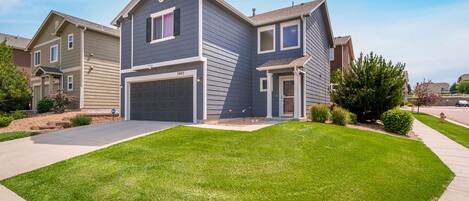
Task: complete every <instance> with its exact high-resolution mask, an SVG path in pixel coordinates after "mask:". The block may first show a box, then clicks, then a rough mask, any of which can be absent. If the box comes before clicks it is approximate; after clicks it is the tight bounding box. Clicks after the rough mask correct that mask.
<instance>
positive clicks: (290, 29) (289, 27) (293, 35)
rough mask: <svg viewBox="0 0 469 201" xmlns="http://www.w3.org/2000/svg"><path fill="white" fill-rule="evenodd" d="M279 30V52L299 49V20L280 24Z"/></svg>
mask: <svg viewBox="0 0 469 201" xmlns="http://www.w3.org/2000/svg"><path fill="white" fill-rule="evenodd" d="M280 29H281V32H280V35H281V36H280V40H281V41H280V43H281V44H282V47H281V48H280V49H281V50H291V49H297V48H300V37H301V36H300V20H295V21H290V22H284V23H281V24H280Z"/></svg>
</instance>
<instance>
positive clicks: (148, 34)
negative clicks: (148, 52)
mask: <svg viewBox="0 0 469 201" xmlns="http://www.w3.org/2000/svg"><path fill="white" fill-rule="evenodd" d="M149 42H151V17H149V18H147V43H149Z"/></svg>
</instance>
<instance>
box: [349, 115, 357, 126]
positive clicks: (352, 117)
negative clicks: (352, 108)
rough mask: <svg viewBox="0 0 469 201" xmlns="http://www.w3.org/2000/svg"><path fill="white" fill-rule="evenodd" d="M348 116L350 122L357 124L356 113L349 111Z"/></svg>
mask: <svg viewBox="0 0 469 201" xmlns="http://www.w3.org/2000/svg"><path fill="white" fill-rule="evenodd" d="M348 115H349V118H350V123H351V124H358V120H357V115H356V114H355V113H353V112H349V114H348Z"/></svg>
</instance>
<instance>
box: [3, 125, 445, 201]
mask: <svg viewBox="0 0 469 201" xmlns="http://www.w3.org/2000/svg"><path fill="white" fill-rule="evenodd" d="M452 177H453V173H452V172H451V171H450V170H449V169H448V168H447V167H446V166H445V165H444V164H443V163H442V162H441V161H440V160H439V159H438V157H436V156H435V155H434V154H433V153H432V152H431V151H430V150H429V149H428V148H427V147H426V146H424V145H423V144H422V143H421V142H420V141H415V140H408V139H403V138H397V137H392V136H387V135H384V134H376V133H373V132H368V131H360V130H355V129H348V128H345V127H339V126H333V125H326V124H318V123H301V122H288V123H282V124H279V125H275V126H272V127H268V128H265V129H262V130H260V131H257V132H253V133H247V132H235V131H220V130H207V129H199V128H191V127H176V128H173V129H169V130H166V131H163V132H160V133H156V134H153V135H150V136H146V137H143V138H139V139H136V140H133V141H130V142H125V143H122V144H118V145H115V146H112V147H110V148H106V149H103V150H99V151H96V152H92V153H90V154H87V155H84V156H79V157H77V158H73V159H71V160H67V161H64V162H60V163H57V164H54V165H51V166H48V167H45V168H43V169H39V170H36V171H33V172H29V173H26V174H23V175H19V176H16V177H13V178H10V179H7V180H4V181H1V182H0V183H1V184H2V185H5V186H6V187H8V188H9V189H11V190H13V191H15V192H16V193H18V194H19V195H20V196H22V197H24V198H25V199H27V200H282V201H283V200H347V201H350V200H399V201H402V200H413V201H417V200H432V199H434V198H436V197H439V196H440V195H441V194H442V192H443V191H444V189H445V187H446V186H447V184H448V183H449V182H450V181H451V179H452Z"/></svg>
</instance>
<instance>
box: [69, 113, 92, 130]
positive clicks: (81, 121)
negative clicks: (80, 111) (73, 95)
mask: <svg viewBox="0 0 469 201" xmlns="http://www.w3.org/2000/svg"><path fill="white" fill-rule="evenodd" d="M70 122H71V123H72V126H74V127H76V126H86V125H90V124H91V117H88V116H85V115H77V116H75V117H73V118H72V119H70Z"/></svg>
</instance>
